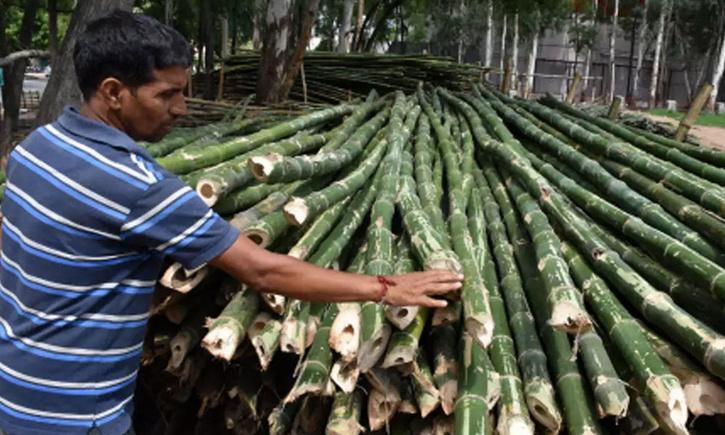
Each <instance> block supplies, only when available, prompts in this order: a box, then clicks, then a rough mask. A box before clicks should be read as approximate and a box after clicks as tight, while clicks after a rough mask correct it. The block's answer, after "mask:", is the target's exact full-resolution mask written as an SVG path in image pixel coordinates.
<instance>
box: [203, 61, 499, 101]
mask: <svg viewBox="0 0 725 435" xmlns="http://www.w3.org/2000/svg"><path fill="white" fill-rule="evenodd" d="M259 61H260V55H259V52H254V51H245V52H241V53H238V54H235V55H233V56H231V57H229V58H228V59H226V60H225V61H224V66H223V68H220V69H219V70H217V71H215V72H214V80H213V82H214V91H215V95H218V96H219V98H220V99H225V100H229V101H238V100H241V99H242V98H244V97H245V96H247V95H250V94H253V93H254V92H255V88H256V84H257V71H258V69H259ZM484 71H485V69H484V68H481V67H478V66H476V65H471V64H459V63H456V62H455V60H453V59H450V58H442V57H433V56H424V55H389V54H385V55H382V54H341V53H331V52H317V51H313V52H309V53H307V54H306V55H305V60H304V65H303V71H302V72H301V74H299V75H298V77H297V79H296V81H295V84H294V87H293V88H292V91H291V92H290V96H289V98H290V99H291V100H295V101H305V102H314V103H338V102H340V101H349V100H351V99H353V98H358V97H364V96H365V95H367V94H368V92H370V91H371V90H372V89H376V90H377V91H378V92H380V93H387V92H392V91H395V90H399V89H400V90H405V91H408V92H413V91H415V88H416V86H417V84H418V82H419V81H421V80H422V81H426V82H430V83H437V84H439V85H440V86H445V87H447V88H449V89H455V90H458V89H464V88H469V87H470V82H471V81H479V80H480V79H481V76H482V74H483V72H484ZM220 82H221V83H220ZM194 83H195V87H194V89H196V90H197V91H201V90H203V89H204V86H205V77H204V76H203V74H199V75H197V76H196V77H195V80H194Z"/></svg>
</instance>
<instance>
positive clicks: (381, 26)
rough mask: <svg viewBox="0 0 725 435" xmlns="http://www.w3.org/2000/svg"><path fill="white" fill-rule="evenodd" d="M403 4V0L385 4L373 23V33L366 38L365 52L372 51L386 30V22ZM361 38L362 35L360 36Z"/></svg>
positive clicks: (392, 0) (393, 0) (394, 0)
mask: <svg viewBox="0 0 725 435" xmlns="http://www.w3.org/2000/svg"><path fill="white" fill-rule="evenodd" d="M402 3H403V0H391V1H390V3H386V4H385V7H384V8H383V10H382V11H381V13H380V16H379V17H378V19H377V20H376V22H375V28H374V29H373V32H372V33H371V34H370V38H368V40H367V41H365V51H372V50H373V48H374V46H375V42H376V41H377V39H378V37H380V36H381V35H382V32H384V31H386V30H387V22H388V20H389V19H390V17H391V16H392V15H393V13H394V12H395V9H396V8H397V7H398V6H400V5H401V4H402ZM361 36H362V35H361Z"/></svg>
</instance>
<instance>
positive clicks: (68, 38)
mask: <svg viewBox="0 0 725 435" xmlns="http://www.w3.org/2000/svg"><path fill="white" fill-rule="evenodd" d="M133 3H134V2H133V0H78V4H77V5H76V8H75V10H74V11H73V15H72V16H71V21H70V24H69V26H68V31H67V32H66V35H65V37H64V38H63V43H62V44H61V47H60V51H59V52H58V53H59V55H58V58H57V61H56V63H55V65H53V72H52V73H51V74H50V79H49V80H48V85H47V86H46V87H45V92H43V98H42V99H41V100H40V109H39V110H38V116H37V118H36V121H35V122H36V125H43V124H47V123H49V122H52V121H53V120H55V118H57V117H58V115H60V113H61V112H62V111H63V107H64V106H66V105H68V104H78V103H79V102H80V101H81V91H80V89H79V88H78V83H77V78H76V73H75V69H74V68H73V47H74V46H75V43H76V40H77V39H78V36H79V35H80V34H81V32H83V30H84V29H85V27H86V25H87V24H88V22H90V21H92V20H94V19H96V18H98V17H101V16H103V15H104V14H107V13H108V12H109V11H112V10H114V9H123V10H127V11H130V10H131V8H132V7H133Z"/></svg>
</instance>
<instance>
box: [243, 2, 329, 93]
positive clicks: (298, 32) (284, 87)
mask: <svg viewBox="0 0 725 435" xmlns="http://www.w3.org/2000/svg"><path fill="white" fill-rule="evenodd" d="M319 5H320V1H319V0H307V1H306V2H304V4H303V5H301V6H300V10H301V11H302V16H300V17H296V16H295V14H294V6H295V2H294V1H292V0H270V1H269V3H268V5H267V16H266V20H265V21H266V30H265V37H264V45H263V48H262V60H261V62H260V64H259V74H258V77H259V80H258V81H257V93H256V96H257V102H258V103H279V102H281V101H284V100H285V99H287V95H288V94H289V91H290V90H291V89H292V85H293V84H294V81H295V78H296V77H297V74H298V73H299V69H300V65H301V64H302V59H303V57H304V54H305V49H306V48H307V44H308V43H309V41H310V35H311V33H312V26H313V25H314V23H315V17H316V16H317V8H318V7H319ZM293 23H299V25H294V26H293Z"/></svg>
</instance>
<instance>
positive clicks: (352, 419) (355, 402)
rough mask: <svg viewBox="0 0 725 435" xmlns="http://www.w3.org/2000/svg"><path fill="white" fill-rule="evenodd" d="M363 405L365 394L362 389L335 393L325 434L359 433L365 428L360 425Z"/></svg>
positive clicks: (351, 434)
mask: <svg viewBox="0 0 725 435" xmlns="http://www.w3.org/2000/svg"><path fill="white" fill-rule="evenodd" d="M362 406H363V395H362V392H361V391H360V390H356V391H354V392H352V393H335V399H334V400H333V402H332V411H330V419H329V420H328V421H327V427H326V428H325V435H357V434H359V433H360V432H361V431H362V430H363V427H362V426H360V415H361V414H362Z"/></svg>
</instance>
